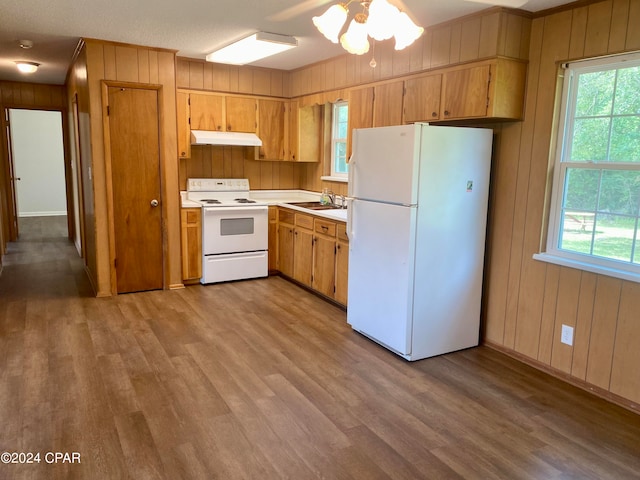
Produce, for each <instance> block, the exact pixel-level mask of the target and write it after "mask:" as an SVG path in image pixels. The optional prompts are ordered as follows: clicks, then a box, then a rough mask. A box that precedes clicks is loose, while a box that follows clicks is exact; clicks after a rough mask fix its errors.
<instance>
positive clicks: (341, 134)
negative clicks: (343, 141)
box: [337, 122, 347, 138]
mask: <svg viewBox="0 0 640 480" xmlns="http://www.w3.org/2000/svg"><path fill="white" fill-rule="evenodd" d="M337 136H338V138H347V123H346V122H344V123H339V124H338V135H337Z"/></svg>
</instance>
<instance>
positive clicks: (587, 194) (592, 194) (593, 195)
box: [563, 168, 600, 212]
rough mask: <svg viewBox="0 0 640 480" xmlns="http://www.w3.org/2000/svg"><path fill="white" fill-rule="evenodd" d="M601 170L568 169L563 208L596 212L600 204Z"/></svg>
mask: <svg viewBox="0 0 640 480" xmlns="http://www.w3.org/2000/svg"><path fill="white" fill-rule="evenodd" d="M599 181H600V170H592V169H585V168H568V169H567V180H566V186H565V196H564V204H563V207H564V208H565V209H566V210H587V211H590V212H594V211H595V210H596V205H597V203H598V182H599Z"/></svg>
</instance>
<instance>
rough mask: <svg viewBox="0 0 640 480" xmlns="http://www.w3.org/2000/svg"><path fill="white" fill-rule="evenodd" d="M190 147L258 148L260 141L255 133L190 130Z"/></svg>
mask: <svg viewBox="0 0 640 480" xmlns="http://www.w3.org/2000/svg"><path fill="white" fill-rule="evenodd" d="M191 145H241V146H248V147H259V146H261V145H262V140H260V139H259V138H258V136H257V135H256V134H255V133H241V132H218V131H210V130H191Z"/></svg>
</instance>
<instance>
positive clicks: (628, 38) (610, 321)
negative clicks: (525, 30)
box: [484, 0, 640, 408]
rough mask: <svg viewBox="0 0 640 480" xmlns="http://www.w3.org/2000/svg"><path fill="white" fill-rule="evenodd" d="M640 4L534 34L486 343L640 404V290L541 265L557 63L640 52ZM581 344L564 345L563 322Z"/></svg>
mask: <svg viewBox="0 0 640 480" xmlns="http://www.w3.org/2000/svg"><path fill="white" fill-rule="evenodd" d="M638 25H640V0H607V1H602V2H597V3H591V4H584V3H582V2H581V4H580V6H579V7H576V8H573V9H565V10H556V11H553V12H550V13H548V14H546V15H543V16H541V17H539V18H536V19H534V21H533V23H532V28H531V44H530V53H529V62H530V63H529V81H528V88H527V96H526V111H525V119H524V121H523V122H522V123H513V124H505V125H504V126H502V127H501V128H500V132H499V141H498V142H497V144H496V151H497V155H496V163H495V164H494V172H493V178H492V181H493V189H492V192H493V193H492V202H491V211H490V222H489V229H490V230H489V244H488V261H487V273H486V284H485V325H484V330H485V331H484V338H485V340H486V341H487V342H489V343H490V344H492V345H494V346H497V347H499V348H501V349H503V350H506V351H508V352H510V353H512V354H514V355H515V356H518V357H520V358H522V359H524V360H525V361H529V362H531V363H532V364H534V365H536V366H538V367H540V368H543V369H549V370H551V371H553V372H554V373H556V374H558V375H559V376H562V377H564V378H566V379H568V380H569V381H571V382H574V383H576V384H578V385H581V386H583V387H584V388H587V389H590V390H594V391H596V392H597V393H599V394H600V395H603V396H609V397H610V398H613V399H615V400H616V401H619V402H621V403H623V404H627V405H630V406H631V407H634V408H638V405H639V404H640V368H638V365H640V348H638V345H640V321H639V320H640V317H639V316H638V312H640V284H638V283H632V282H626V281H622V280H618V279H615V278H611V277H607V276H602V275H596V274H593V273H588V272H584V271H580V270H575V269H571V268H566V267H560V266H556V265H551V264H547V263H543V262H540V261H536V260H533V259H532V255H533V254H534V253H537V252H539V251H540V248H541V238H542V233H543V229H544V221H545V220H544V219H545V217H546V214H547V212H546V211H545V204H546V203H547V202H546V200H547V198H548V195H549V186H550V185H549V179H550V178H551V167H552V160H551V159H550V144H551V142H552V139H553V137H554V135H555V132H554V131H553V123H552V122H553V114H554V105H555V91H556V81H557V73H558V62H562V61H566V60H571V59H581V58H587V57H593V56H599V55H607V54H613V53H619V52H624V51H633V50H639V49H640V30H639V29H638V28H637V26H638ZM562 324H565V325H569V326H572V327H574V328H575V331H574V345H573V346H567V345H565V344H562V343H561V342H560V332H561V325H562Z"/></svg>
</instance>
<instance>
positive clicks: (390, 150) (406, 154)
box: [348, 124, 422, 205]
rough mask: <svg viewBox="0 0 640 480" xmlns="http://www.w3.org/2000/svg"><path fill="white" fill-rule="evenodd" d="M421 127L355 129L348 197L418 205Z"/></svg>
mask: <svg viewBox="0 0 640 480" xmlns="http://www.w3.org/2000/svg"><path fill="white" fill-rule="evenodd" d="M421 128H422V126H421V125H419V124H418V125H402V126H394V127H380V128H364V129H356V130H354V131H353V155H352V157H351V160H350V161H349V187H348V188H349V196H350V197H353V198H359V199H363V200H373V201H378V202H385V203H395V204H399V205H415V204H416V203H417V191H418V171H419V162H418V160H417V159H418V158H419V152H420V132H421Z"/></svg>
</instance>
